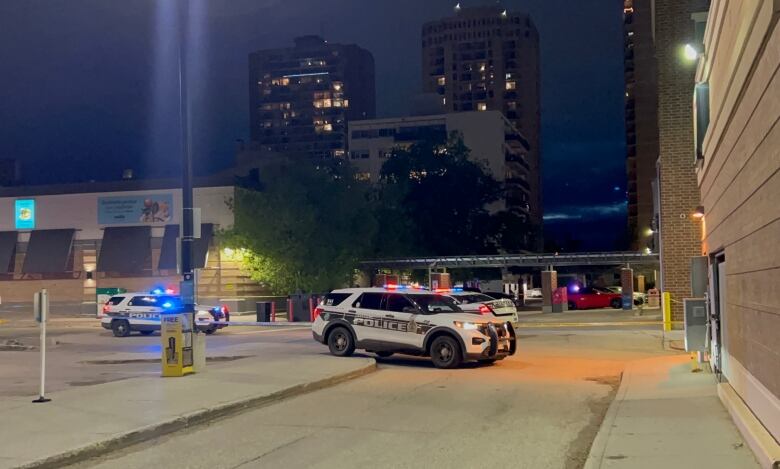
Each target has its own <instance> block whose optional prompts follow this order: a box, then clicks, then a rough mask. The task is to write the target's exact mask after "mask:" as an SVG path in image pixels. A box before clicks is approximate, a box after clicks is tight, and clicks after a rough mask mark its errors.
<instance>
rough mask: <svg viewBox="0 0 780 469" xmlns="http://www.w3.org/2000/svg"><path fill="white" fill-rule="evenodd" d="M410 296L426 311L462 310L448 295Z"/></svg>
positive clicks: (455, 311) (454, 311)
mask: <svg viewBox="0 0 780 469" xmlns="http://www.w3.org/2000/svg"><path fill="white" fill-rule="evenodd" d="M410 298H411V299H412V300H413V301H414V302H415V303H417V306H419V307H420V309H422V310H423V311H425V312H426V313H459V312H461V311H462V310H461V309H460V308H459V307H458V304H457V303H455V300H453V299H452V298H450V297H449V296H443V295H411V296H410Z"/></svg>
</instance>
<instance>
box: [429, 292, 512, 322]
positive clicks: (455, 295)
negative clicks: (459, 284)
mask: <svg viewBox="0 0 780 469" xmlns="http://www.w3.org/2000/svg"><path fill="white" fill-rule="evenodd" d="M436 291H437V292H439V291H440V290H436ZM440 292H441V293H442V294H443V295H447V296H449V297H450V298H452V299H453V300H455V302H456V303H458V306H460V309H462V310H463V311H466V312H469V313H475V312H476V313H479V314H484V315H487V316H493V317H495V318H498V319H503V320H504V321H509V322H511V323H512V326H514V327H515V328H517V325H518V322H519V321H518V318H517V307H516V306H515V304H514V302H513V301H512V300H509V299H506V298H498V299H496V298H492V297H490V296H488V295H485V294H484V293H479V292H473V291H464V290H463V289H459V288H453V289H452V290H441V291H440Z"/></svg>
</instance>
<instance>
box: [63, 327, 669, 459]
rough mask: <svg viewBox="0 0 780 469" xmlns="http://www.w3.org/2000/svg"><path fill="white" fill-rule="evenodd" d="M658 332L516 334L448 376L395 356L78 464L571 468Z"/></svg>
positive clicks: (651, 350)
mask: <svg viewBox="0 0 780 469" xmlns="http://www.w3.org/2000/svg"><path fill="white" fill-rule="evenodd" d="M291 334H294V335H300V336H301V337H303V336H304V333H303V332H300V333H291ZM275 337H279V336H275ZM659 337H660V334H659V333H652V332H646V331H625V330H623V331H586V330H583V331H580V332H578V333H576V334H570V333H565V332H560V331H538V332H535V333H533V334H525V333H521V335H520V345H519V352H518V354H517V355H516V356H514V357H511V358H509V359H507V360H504V361H502V362H499V363H497V364H495V365H493V366H476V365H471V366H467V367H464V368H463V369H458V370H438V369H435V368H433V367H432V365H431V364H430V362H429V361H428V360H426V359H422V358H415V357H408V356H402V355H397V356H393V357H391V358H388V359H384V360H379V371H378V372H376V373H373V374H371V375H367V376H365V377H362V378H359V379H357V380H354V381H350V382H348V383H344V384H341V385H339V386H336V387H333V388H329V389H325V390H321V391H317V392H315V393H311V394H308V395H304V396H300V397H296V398H294V399H290V400H286V401H284V402H281V403H278V404H276V405H273V406H269V407H264V408H261V409H257V410H252V411H248V412H245V413H243V414H240V415H238V416H235V417H231V418H228V419H224V420H219V421H216V422H213V423H210V424H208V425H205V426H202V427H199V428H196V429H191V430H188V431H187V432H181V433H177V434H173V435H169V436H166V437H162V438H160V439H156V440H154V441H149V442H146V443H143V444H140V445H137V446H135V447H132V448H129V449H126V450H123V451H120V452H118V453H115V454H112V455H110V456H107V457H103V458H99V459H96V460H91V461H88V462H84V463H81V464H80V465H79V466H77V467H99V468H145V467H150V466H153V467H164V466H169V467H170V466H172V467H187V468H237V467H247V468H251V467H286V468H298V467H301V468H303V467H323V468H326V467H343V468H351V467H356V468H357V467H379V468H382V467H495V466H501V467H518V468H559V467H560V468H569V467H581V466H582V465H583V464H584V462H585V460H586V458H587V455H588V452H589V449H590V445H591V442H592V441H593V438H594V437H595V435H596V433H597V431H598V429H599V425H600V423H601V420H602V418H603V416H604V414H605V413H606V410H607V408H608V406H609V404H610V402H611V401H612V398H613V396H614V394H615V392H616V390H617V387H618V385H619V382H620V375H621V372H622V370H623V368H624V367H625V365H626V363H627V362H628V361H631V360H636V359H641V358H646V357H653V356H659V355H660V356H663V355H666V354H668V353H669V352H666V351H664V350H663V349H662V347H661V345H660V340H659ZM203 442H209V443H213V444H203Z"/></svg>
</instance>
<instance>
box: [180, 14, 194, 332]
mask: <svg viewBox="0 0 780 469" xmlns="http://www.w3.org/2000/svg"><path fill="white" fill-rule="evenodd" d="M188 6H189V0H180V1H179V126H180V133H181V147H180V150H181V200H182V219H181V275H182V279H181V284H180V288H179V292H180V295H181V301H182V307H183V308H182V312H183V313H184V314H188V315H191V317H190V319H191V320H192V322H191V324H193V330H194V329H195V327H194V324H195V321H194V319H195V316H194V314H195V278H194V277H195V275H194V272H193V269H192V244H193V240H194V237H193V235H194V232H193V231H194V226H193V207H192V154H191V153H190V144H191V142H190V132H189V120H190V119H189V110H188V108H187V67H186V65H187V64H186V49H185V40H186V35H187V31H186V25H187V19H188V18H189V15H188Z"/></svg>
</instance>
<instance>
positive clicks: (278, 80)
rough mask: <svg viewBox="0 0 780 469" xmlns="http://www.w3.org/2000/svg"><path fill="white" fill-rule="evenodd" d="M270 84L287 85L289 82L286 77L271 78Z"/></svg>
mask: <svg viewBox="0 0 780 469" xmlns="http://www.w3.org/2000/svg"><path fill="white" fill-rule="evenodd" d="M271 84H272V85H276V86H287V85H289V84H290V79H289V78H287V77H282V78H274V79H273V80H271Z"/></svg>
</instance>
